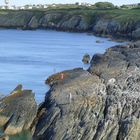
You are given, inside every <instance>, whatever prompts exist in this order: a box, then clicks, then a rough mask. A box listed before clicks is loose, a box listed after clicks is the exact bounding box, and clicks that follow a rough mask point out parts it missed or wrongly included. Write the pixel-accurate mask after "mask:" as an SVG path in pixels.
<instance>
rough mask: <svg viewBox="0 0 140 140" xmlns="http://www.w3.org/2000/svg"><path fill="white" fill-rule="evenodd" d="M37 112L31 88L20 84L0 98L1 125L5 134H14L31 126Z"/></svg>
mask: <svg viewBox="0 0 140 140" xmlns="http://www.w3.org/2000/svg"><path fill="white" fill-rule="evenodd" d="M36 113H37V104H36V102H35V99H34V94H33V93H32V91H31V90H22V86H21V85H19V86H18V87H17V88H16V89H15V90H14V91H13V92H12V93H11V95H9V96H7V97H5V98H3V99H1V100H0V126H1V128H2V129H3V132H4V134H7V135H14V134H17V133H20V132H21V131H22V130H27V129H29V128H30V126H31V124H32V122H33V120H34V118H35V117H36Z"/></svg>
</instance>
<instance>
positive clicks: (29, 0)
mask: <svg viewBox="0 0 140 140" xmlns="http://www.w3.org/2000/svg"><path fill="white" fill-rule="evenodd" d="M104 1H108V2H112V3H113V4H114V5H123V4H133V3H139V0H133V1H132V0H122V1H117V0H65V1H64V2H62V1H61V0H49V1H47V0H24V1H22V2H21V1H19V0H10V4H11V5H26V4H52V3H56V4H58V3H63V4H66V3H75V2H87V3H91V4H94V3H96V2H104ZM0 5H4V0H1V1H0Z"/></svg>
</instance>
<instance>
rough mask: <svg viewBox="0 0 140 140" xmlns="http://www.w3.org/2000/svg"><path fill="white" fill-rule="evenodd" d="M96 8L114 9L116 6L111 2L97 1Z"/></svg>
mask: <svg viewBox="0 0 140 140" xmlns="http://www.w3.org/2000/svg"><path fill="white" fill-rule="evenodd" d="M95 6H96V8H98V9H110V8H111V9H112V8H115V6H114V5H113V4H112V3H110V2H97V3H95Z"/></svg>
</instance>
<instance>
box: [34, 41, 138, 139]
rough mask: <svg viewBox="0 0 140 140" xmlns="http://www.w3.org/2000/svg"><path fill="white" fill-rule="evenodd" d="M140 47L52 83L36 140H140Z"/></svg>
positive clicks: (99, 58)
mask: <svg viewBox="0 0 140 140" xmlns="http://www.w3.org/2000/svg"><path fill="white" fill-rule="evenodd" d="M139 52H140V42H136V43H134V44H129V45H123V46H115V47H112V48H110V49H108V50H107V51H106V53H105V54H102V55H101V54H100V55H99V54H97V55H95V56H93V59H92V61H91V66H90V68H89V70H88V71H84V70H82V69H74V70H69V71H64V72H62V73H63V74H64V75H65V78H64V79H63V80H62V79H60V78H58V77H59V76H60V74H61V73H58V74H55V75H53V76H51V77H49V78H48V80H47V83H48V84H50V86H51V89H50V90H49V92H48V93H47V94H46V98H45V102H44V103H43V104H42V106H41V107H40V108H39V112H38V118H37V122H36V128H35V133H34V138H35V140H58V139H59V140H126V139H127V140H139V137H140V131H139V130H140V109H139V108H140V87H139V85H140V67H139V66H140V65H139V64H140V60H139V58H140V53H139Z"/></svg>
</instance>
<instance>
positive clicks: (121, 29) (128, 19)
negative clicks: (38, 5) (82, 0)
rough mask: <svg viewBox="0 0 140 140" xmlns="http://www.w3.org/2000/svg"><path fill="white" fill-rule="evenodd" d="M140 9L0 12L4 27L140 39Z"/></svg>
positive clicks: (0, 25) (1, 23)
mask: <svg viewBox="0 0 140 140" xmlns="http://www.w3.org/2000/svg"><path fill="white" fill-rule="evenodd" d="M139 13H140V10H139V9H136V10H128V11H126V10H121V9H117V10H116V9H115V10H91V9H89V10H86V9H83V10H76V9H72V10H71V9H67V10H64V9H53V10H47V11H32V10H30V11H0V27H1V28H22V29H38V28H43V29H57V30H63V31H75V32H92V33H94V34H96V35H102V36H107V35H109V36H112V37H116V38H127V39H130V40H131V39H133V40H138V39H140V18H139V17H140V14H139Z"/></svg>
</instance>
